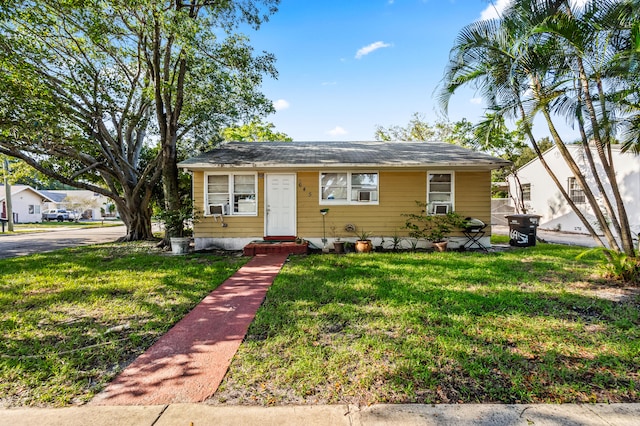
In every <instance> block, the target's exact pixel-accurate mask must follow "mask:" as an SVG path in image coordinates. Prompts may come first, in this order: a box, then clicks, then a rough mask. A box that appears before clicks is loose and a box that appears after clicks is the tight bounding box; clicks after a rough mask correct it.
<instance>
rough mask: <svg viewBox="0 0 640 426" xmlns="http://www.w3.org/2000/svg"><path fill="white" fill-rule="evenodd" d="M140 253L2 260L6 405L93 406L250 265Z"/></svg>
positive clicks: (105, 249) (91, 251)
mask: <svg viewBox="0 0 640 426" xmlns="http://www.w3.org/2000/svg"><path fill="white" fill-rule="evenodd" d="M131 250H132V249H131V248H130V247H129V248H124V249H121V248H119V246H117V245H116V246H113V247H112V246H110V245H101V246H94V247H84V248H79V249H67V250H61V251H57V252H52V253H46V254H41V255H35V256H27V257H22V258H12V259H5V260H0V263H1V266H0V268H2V271H3V273H2V276H0V289H1V290H2V292H1V294H0V312H1V313H0V325H1V327H0V332H1V333H2V339H0V353H2V354H3V356H2V359H0V367H1V368H0V374H1V375H0V379H1V381H2V383H0V388H2V390H3V392H0V393H4V394H5V397H3V398H2V401H0V402H6V401H9V403H10V404H12V402H11V401H14V402H16V401H17V403H18V405H22V404H25V403H26V404H33V403H37V404H42V403H52V404H54V405H60V404H66V403H70V402H71V401H72V400H74V399H75V398H81V399H86V398H87V397H88V396H90V394H91V393H92V392H93V391H95V390H97V389H99V388H100V387H101V386H102V384H103V383H104V382H105V381H106V380H108V379H109V378H111V377H112V376H113V375H114V374H115V373H116V372H117V371H118V370H119V369H120V368H122V367H123V366H124V365H126V364H128V363H129V362H131V361H132V360H133V359H135V357H136V356H137V355H139V354H140V353H142V352H143V351H144V350H145V349H147V348H148V347H149V346H151V344H153V343H154V342H155V341H156V340H157V339H158V338H159V337H161V336H162V334H163V333H164V332H166V331H167V330H168V329H169V328H170V327H171V326H172V325H173V324H174V323H176V322H177V321H178V320H180V319H181V318H182V317H183V316H184V315H185V314H186V313H187V312H189V311H190V310H191V309H192V308H193V307H194V306H195V305H197V304H198V303H199V302H200V301H201V300H202V298H203V297H205V296H206V295H207V294H209V293H210V292H211V291H212V290H214V289H215V288H216V287H217V286H218V285H219V284H221V283H222V282H223V281H224V280H225V279H226V278H227V277H228V276H230V275H232V274H233V273H234V272H235V271H236V270H237V269H238V268H239V267H240V266H241V264H242V263H243V262H244V261H245V259H238V258H226V257H220V256H211V255H190V256H180V257H178V256H169V255H164V254H161V253H153V252H152V253H149V252H147V251H146V250H145V249H142V248H141V249H140V251H139V252H136V250H133V252H131ZM72 389H73V390H72Z"/></svg>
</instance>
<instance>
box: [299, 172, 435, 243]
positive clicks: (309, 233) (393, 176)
mask: <svg viewBox="0 0 640 426" xmlns="http://www.w3.org/2000/svg"><path fill="white" fill-rule="evenodd" d="M426 179H427V178H426V173H425V172H385V171H381V172H380V176H379V190H380V194H379V199H380V203H379V204H378V205H373V204H366V205H357V206H354V205H352V206H338V205H320V197H319V195H318V191H319V190H320V187H319V170H315V171H310V172H304V173H302V172H299V173H298V235H300V236H302V237H305V238H311V237H322V215H321V214H320V209H322V208H329V213H328V214H327V216H326V217H325V221H326V234H327V238H331V237H333V236H334V232H335V236H337V237H354V236H355V235H354V234H349V233H348V232H346V231H345V230H344V226H345V225H346V224H348V223H350V224H353V225H356V227H357V228H358V230H360V229H364V230H366V231H368V232H371V233H372V235H373V236H383V235H384V236H390V235H393V234H394V233H398V234H402V232H403V231H402V229H401V228H402V225H403V224H404V217H402V216H401V214H402V213H407V212H415V211H416V210H417V207H416V203H415V201H416V200H422V201H424V200H425V197H426V195H425V194H426V182H427V180H426ZM301 184H302V187H301ZM303 188H304V189H305V190H303ZM332 227H333V228H334V229H335V231H334V229H332Z"/></svg>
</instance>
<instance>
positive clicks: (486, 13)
mask: <svg viewBox="0 0 640 426" xmlns="http://www.w3.org/2000/svg"><path fill="white" fill-rule="evenodd" d="M569 1H570V3H571V5H572V6H584V5H585V3H586V2H587V0H569ZM509 4H511V0H496V1H490V2H489V5H488V6H487V7H486V8H485V9H484V10H483V11H482V12H480V19H494V18H498V17H500V16H501V15H502V13H503V12H504V10H505V9H506V8H507V7H508V6H509Z"/></svg>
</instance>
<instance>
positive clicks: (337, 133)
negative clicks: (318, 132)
mask: <svg viewBox="0 0 640 426" xmlns="http://www.w3.org/2000/svg"><path fill="white" fill-rule="evenodd" d="M347 133H348V132H347V131H346V130H345V129H344V128H342V127H340V126H336V127H334V128H333V129H331V130H329V131H328V132H327V134H329V135H331V136H343V135H346V134H347Z"/></svg>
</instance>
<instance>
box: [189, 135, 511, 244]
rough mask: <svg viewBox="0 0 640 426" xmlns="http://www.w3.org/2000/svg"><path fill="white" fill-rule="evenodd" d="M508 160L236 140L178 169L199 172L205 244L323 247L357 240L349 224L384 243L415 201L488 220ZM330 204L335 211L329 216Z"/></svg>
mask: <svg viewBox="0 0 640 426" xmlns="http://www.w3.org/2000/svg"><path fill="white" fill-rule="evenodd" d="M507 164H508V162H506V161H505V160H502V159H500V158H495V157H491V156H489V155H486V154H483V153H479V152H474V151H471V150H467V149H464V148H461V147H459V146H455V145H450V144H446V143H439V142H420V143H409V142H393V143H391V142H386V143H385V142H267V143H246V142H233V143H227V144H224V145H222V146H220V147H219V148H217V149H214V150H212V151H210V152H207V153H205V154H202V155H199V156H196V157H193V158H190V159H188V160H186V161H183V162H181V163H180V164H179V167H181V168H183V169H185V170H188V171H190V172H191V173H192V176H193V191H194V194H193V196H194V201H195V206H196V209H197V210H199V211H200V212H201V214H202V217H201V219H200V220H199V221H198V222H196V223H195V225H194V233H195V243H196V248H197V249H206V248H209V247H220V248H224V249H234V250H235V249H240V248H242V247H243V246H244V245H245V244H247V243H249V242H251V241H252V240H257V239H263V238H265V237H267V238H269V237H271V238H279V237H298V238H303V239H306V240H309V241H311V242H312V243H313V244H315V245H316V246H317V247H321V246H322V239H323V238H324V237H325V236H326V238H327V239H328V240H329V241H333V238H334V237H341V238H342V239H343V240H352V241H353V240H354V239H355V238H354V237H355V235H354V234H353V233H349V232H348V231H345V226H346V225H347V224H351V225H355V227H356V228H357V229H364V230H366V231H368V232H371V233H372V235H373V236H374V237H377V241H378V242H379V241H380V238H381V237H384V238H385V239H389V238H391V237H392V236H393V235H406V230H403V229H402V227H403V225H404V223H405V219H406V218H405V217H403V216H402V214H403V213H418V212H419V209H418V207H417V206H416V201H420V202H423V203H427V205H428V213H429V214H441V213H445V212H448V211H456V212H458V213H459V214H461V215H463V216H465V217H466V216H470V217H475V218H478V219H480V220H482V221H484V222H485V223H487V224H489V223H490V220H491V170H492V169H497V168H500V167H503V166H505V165H507ZM321 209H329V211H328V213H327V214H326V216H324V218H323V216H322V214H321ZM323 220H324V222H323ZM487 231H488V232H487V234H486V235H485V237H484V238H483V239H482V241H483V243H484V244H485V245H490V241H489V236H490V234H491V232H490V227H488V228H487ZM461 235H462V234H459V235H458V244H460V243H462V242H464V241H466V239H464V237H462V236H461ZM374 242H375V241H374ZM452 243H453V245H454V246H455V242H454V241H452Z"/></svg>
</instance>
